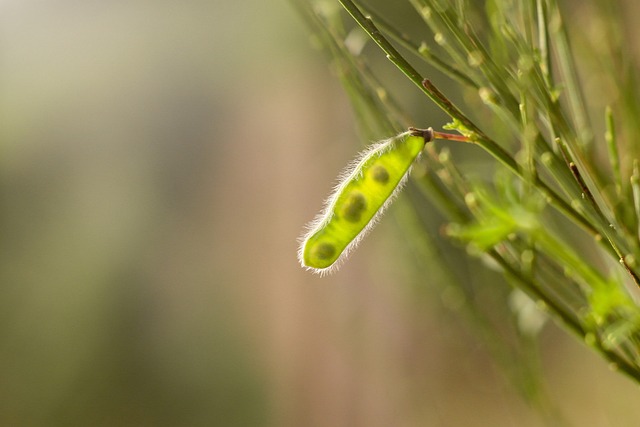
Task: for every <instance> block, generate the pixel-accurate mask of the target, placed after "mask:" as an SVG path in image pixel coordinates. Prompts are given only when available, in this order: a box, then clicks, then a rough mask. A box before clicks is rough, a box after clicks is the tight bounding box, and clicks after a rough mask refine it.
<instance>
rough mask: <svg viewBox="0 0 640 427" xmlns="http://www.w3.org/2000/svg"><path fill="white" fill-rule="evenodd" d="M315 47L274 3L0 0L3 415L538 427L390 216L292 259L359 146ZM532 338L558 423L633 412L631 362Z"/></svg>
mask: <svg viewBox="0 0 640 427" xmlns="http://www.w3.org/2000/svg"><path fill="white" fill-rule="evenodd" d="M313 46H314V44H313V43H312V41H310V37H309V33H308V31H307V29H306V28H305V26H304V24H303V22H302V20H301V19H300V18H299V17H298V16H297V15H296V14H295V11H294V10H293V8H292V7H291V6H290V5H289V4H288V3H287V2H286V1H275V2H263V1H259V0H247V1H242V2H233V1H228V0H207V1H205V0H188V1H173V0H155V1H144V0H134V1H122V0H111V1H102V2H100V1H84V2H78V1H70V0H50V1H42V0H2V1H0V58H1V59H0V87H1V90H0V135H1V138H0V144H1V147H2V150H1V154H0V166H1V167H0V173H1V180H0V191H1V193H0V194H1V196H2V199H1V206H2V213H1V216H0V218H1V222H0V224H1V231H2V232H1V234H0V235H1V236H2V237H1V238H2V246H1V248H2V250H1V252H0V279H1V281H0V425H3V426H89V425H90V426H460V425H464V426H487V425H491V426H512V425H519V426H540V425H543V423H542V420H541V419H540V418H539V417H538V416H537V414H536V413H535V411H533V410H531V409H530V408H529V407H527V406H526V405H525V404H524V403H523V401H522V400H521V399H520V398H519V397H518V396H517V395H516V394H515V393H514V392H513V390H512V389H511V388H509V386H508V383H507V381H505V378H504V376H503V375H502V373H501V372H500V370H498V369H496V368H495V365H494V364H493V363H492V361H491V359H490V358H489V356H488V353H487V351H486V349H485V348H484V347H483V346H482V345H481V343H480V342H479V341H478V340H477V339H475V338H474V336H473V334H472V333H471V332H470V331H469V330H468V328H467V327H466V326H465V324H464V322H462V321H461V320H459V319H458V318H456V317H455V316H453V315H451V314H450V312H449V311H446V310H443V309H442V302H441V296H439V295H438V294H437V293H435V292H432V291H431V290H430V286H429V280H424V278H423V280H420V281H416V279H415V277H413V276H412V275H410V274H408V273H406V272H407V271H410V270H411V267H410V264H411V262H413V260H412V259H411V257H410V256H408V252H409V251H408V249H407V247H406V244H404V239H403V236H402V234H401V231H400V228H398V227H397V226H396V224H395V222H394V220H393V215H390V216H389V218H390V219H389V220H385V221H383V222H382V223H381V224H380V226H379V227H377V228H376V229H375V230H374V231H373V233H372V234H371V235H370V236H369V238H368V239H367V240H366V242H365V244H363V245H362V246H361V248H359V250H358V251H357V252H356V253H355V254H354V255H353V256H352V258H351V259H350V261H349V262H348V263H347V264H346V265H344V267H343V268H342V269H341V270H340V272H339V273H338V274H335V275H332V276H329V277H325V278H319V277H316V276H313V275H311V274H309V273H307V272H305V271H303V270H302V269H301V268H300V267H299V266H298V263H297V260H296V250H297V242H296V239H297V237H298V235H299V234H300V232H301V230H302V226H303V225H304V224H305V222H307V221H308V220H310V219H311V218H312V217H313V216H314V215H315V213H316V211H317V210H318V209H319V208H320V206H321V202H322V200H323V198H324V197H325V196H326V195H327V193H328V192H329V190H330V189H331V186H332V184H333V180H334V178H335V176H336V175H337V173H338V172H339V171H340V170H341V168H342V167H343V165H344V164H345V163H346V162H347V161H348V159H350V158H351V157H352V156H353V155H354V153H355V152H356V151H357V150H359V148H360V144H361V143H360V142H359V141H358V139H357V134H356V128H355V124H354V123H355V119H354V117H353V114H352V111H351V109H350V107H349V104H348V100H347V98H346V96H345V95H344V93H343V92H342V90H341V88H340V86H339V83H338V81H337V79H336V78H335V76H334V75H333V74H332V72H331V69H330V67H329V66H328V65H327V61H326V57H325V56H324V55H323V54H322V53H321V52H319V51H318V50H316V49H314V47H313ZM422 106H423V108H424V111H425V117H429V115H430V114H431V115H432V116H433V115H434V114H436V113H435V111H434V110H433V107H432V106H431V105H430V104H429V103H428V101H427V100H426V99H425V100H424V101H423V104H422ZM435 117H439V116H435ZM432 124H433V123H421V125H425V126H428V125H432ZM433 125H435V126H437V124H433ZM381 137H382V136H381ZM487 286H491V284H490V283H488V284H487ZM541 340H542V342H543V359H542V360H543V368H544V371H545V372H546V374H547V378H548V381H549V390H550V393H551V396H552V397H553V398H554V400H555V401H556V403H557V405H558V406H559V407H560V409H561V411H562V413H563V416H564V418H565V419H566V420H567V421H568V422H569V423H570V424H574V425H584V426H625V425H626V426H632V425H637V423H638V421H639V420H640V405H637V396H638V390H637V387H636V386H635V385H634V384H633V383H632V382H631V381H629V380H627V379H626V378H623V377H622V376H620V375H619V374H617V373H613V372H611V371H610V370H609V369H608V368H607V366H606V364H605V363H604V362H603V361H602V360H600V359H599V358H598V357H597V356H596V355H594V354H593V353H592V352H591V351H588V350H586V347H585V346H584V345H581V344H580V343H579V342H576V341H575V340H574V339H573V338H570V337H567V336H566V334H565V332H564V331H562V330H561V329H559V328H558V327H556V326H554V325H553V324H548V325H547V326H546V327H545V329H544V330H543V332H542V337H541Z"/></svg>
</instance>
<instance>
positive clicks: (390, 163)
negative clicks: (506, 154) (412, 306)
mask: <svg viewBox="0 0 640 427" xmlns="http://www.w3.org/2000/svg"><path fill="white" fill-rule="evenodd" d="M432 139H433V131H432V130H431V129H430V128H429V129H426V130H419V129H410V130H409V131H407V132H403V133H401V134H400V135H398V136H396V137H394V138H391V139H387V140H384V141H381V142H378V143H376V144H373V145H372V146H371V147H369V148H368V149H367V150H365V151H364V152H363V153H361V154H360V155H359V156H358V158H357V159H356V160H355V161H354V162H352V163H351V164H350V165H349V166H348V167H347V168H346V169H345V171H344V172H343V173H342V174H341V175H340V177H339V178H338V185H337V186H336V187H335V189H334V191H333V193H332V194H331V196H330V197H329V198H328V199H327V202H326V204H325V207H324V209H323V211H322V212H321V213H320V214H319V215H318V216H317V217H316V219H315V220H314V221H312V222H311V223H310V224H309V225H308V227H307V230H308V231H307V232H306V233H305V234H304V235H303V237H302V238H301V245H300V250H299V252H298V258H299V260H300V263H301V264H302V266H303V267H306V268H307V269H309V270H312V271H313V272H316V273H320V274H324V273H327V272H330V271H331V270H332V269H334V268H337V266H338V265H339V264H340V262H341V261H342V260H344V258H346V256H347V255H348V254H349V252H350V251H351V250H353V249H354V248H355V247H356V245H357V244H358V242H359V241H360V240H361V239H362V237H364V235H365V234H366V233H367V231H369V230H370V229H371V228H372V227H373V225H374V224H375V223H376V221H377V220H378V218H379V217H380V215H381V214H382V212H383V211H384V210H385V208H386V207H387V206H388V205H389V203H390V202H391V201H392V200H393V198H394V197H395V195H396V194H398V192H399V190H400V189H401V188H402V186H403V185H404V183H405V181H406V179H407V175H408V173H409V171H410V169H411V165H412V164H413V162H414V161H415V160H416V159H417V158H418V156H419V155H420V153H421V152H422V149H423V148H424V146H425V144H426V143H427V142H429V141H431V140H432Z"/></svg>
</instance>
